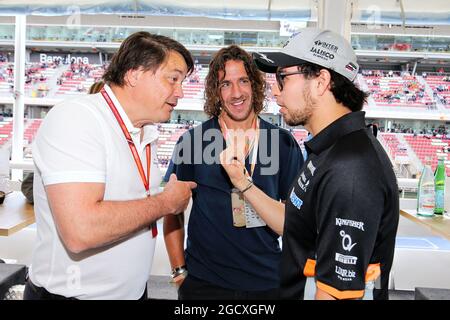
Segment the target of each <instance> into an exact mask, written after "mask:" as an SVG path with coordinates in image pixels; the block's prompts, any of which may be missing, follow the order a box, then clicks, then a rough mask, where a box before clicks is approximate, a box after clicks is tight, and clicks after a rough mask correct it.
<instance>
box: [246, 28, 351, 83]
mask: <svg viewBox="0 0 450 320" xmlns="http://www.w3.org/2000/svg"><path fill="white" fill-rule="evenodd" d="M253 58H254V60H255V63H256V65H257V66H258V68H259V69H260V70H261V71H263V72H267V73H275V72H276V71H277V68H280V67H281V68H284V67H290V66H295V65H300V64H304V63H305V62H310V63H314V64H317V65H319V66H322V67H325V68H328V69H331V70H333V71H335V72H337V73H339V74H341V75H343V76H344V77H346V78H347V79H349V80H350V81H354V80H355V78H356V75H357V74H358V70H359V65H358V63H357V59H356V55H355V52H354V51H353V48H352V47H351V45H350V43H349V42H348V41H347V40H345V39H344V37H342V36H340V35H339V34H337V33H335V32H332V31H330V30H321V29H318V28H304V29H302V30H301V31H300V32H298V33H295V34H293V35H292V36H291V37H290V38H289V40H288V41H287V43H286V44H285V45H284V47H283V49H281V51H280V52H270V53H265V54H263V53H258V52H257V53H254V54H253Z"/></svg>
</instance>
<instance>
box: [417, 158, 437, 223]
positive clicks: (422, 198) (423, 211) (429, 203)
mask: <svg viewBox="0 0 450 320" xmlns="http://www.w3.org/2000/svg"><path fill="white" fill-rule="evenodd" d="M434 206H435V190H434V175H433V171H432V170H431V167H430V165H429V164H428V163H427V164H425V165H424V166H423V170H422V175H421V176H420V179H419V188H418V192H417V214H418V215H421V216H426V217H432V216H433V214H434Z"/></svg>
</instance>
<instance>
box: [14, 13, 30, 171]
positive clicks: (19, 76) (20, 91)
mask: <svg viewBox="0 0 450 320" xmlns="http://www.w3.org/2000/svg"><path fill="white" fill-rule="evenodd" d="M26 28H27V18H26V16H25V15H17V16H16V30H15V45H14V47H15V51H14V107H13V137H12V153H11V161H12V162H14V163H17V162H22V161H23V138H24V136H23V133H24V109H25V106H24V104H25V102H24V97H25V42H26V38H25V37H26ZM22 178H23V170H22V169H12V170H11V180H19V179H22Z"/></svg>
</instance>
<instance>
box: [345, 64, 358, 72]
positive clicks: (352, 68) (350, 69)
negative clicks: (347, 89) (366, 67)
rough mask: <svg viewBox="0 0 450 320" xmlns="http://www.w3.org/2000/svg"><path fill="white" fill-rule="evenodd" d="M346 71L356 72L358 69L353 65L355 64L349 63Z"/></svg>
mask: <svg viewBox="0 0 450 320" xmlns="http://www.w3.org/2000/svg"><path fill="white" fill-rule="evenodd" d="M345 69H347V70H349V71H355V70H356V69H357V67H356V66H355V65H354V64H353V63H351V62H350V63H349V64H347V65H346V66H345Z"/></svg>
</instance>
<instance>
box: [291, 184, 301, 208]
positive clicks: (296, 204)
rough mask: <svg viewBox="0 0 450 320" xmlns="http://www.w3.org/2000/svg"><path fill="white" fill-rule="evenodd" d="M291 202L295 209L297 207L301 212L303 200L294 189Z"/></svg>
mask: <svg viewBox="0 0 450 320" xmlns="http://www.w3.org/2000/svg"><path fill="white" fill-rule="evenodd" d="M289 200H290V201H291V203H292V204H293V205H294V207H296V208H297V209H298V210H300V208H301V207H302V205H303V200H302V199H300V198H299V197H298V196H297V195H296V194H295V192H294V189H292V191H291V195H290V196H289Z"/></svg>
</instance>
